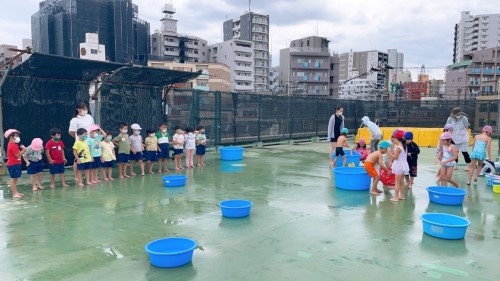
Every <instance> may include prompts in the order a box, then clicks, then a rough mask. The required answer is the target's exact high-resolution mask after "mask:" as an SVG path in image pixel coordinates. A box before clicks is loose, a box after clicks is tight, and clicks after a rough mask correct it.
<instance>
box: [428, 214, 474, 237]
mask: <svg viewBox="0 0 500 281" xmlns="http://www.w3.org/2000/svg"><path fill="white" fill-rule="evenodd" d="M420 218H421V219H422V224H423V227H424V233H426V234H428V235H430V236H434V237H437V238H443V239H449V240H456V239H463V238H464V237H465V233H466V232H467V227H468V226H469V225H470V222H469V220H467V219H464V218H462V217H459V216H455V215H450V214H440V213H427V214H423V215H421V216H420Z"/></svg>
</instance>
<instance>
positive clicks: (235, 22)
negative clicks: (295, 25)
mask: <svg viewBox="0 0 500 281" xmlns="http://www.w3.org/2000/svg"><path fill="white" fill-rule="evenodd" d="M223 34H224V41H228V40H231V39H240V40H245V41H252V42H253V43H254V62H255V63H254V68H255V70H254V85H255V90H256V91H267V90H269V69H270V63H271V61H270V56H269V15H262V14H257V13H254V12H249V13H246V14H244V15H241V16H240V17H239V18H236V19H232V20H227V21H225V22H224V25H223Z"/></svg>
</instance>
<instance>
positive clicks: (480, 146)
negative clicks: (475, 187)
mask: <svg viewBox="0 0 500 281" xmlns="http://www.w3.org/2000/svg"><path fill="white" fill-rule="evenodd" d="M491 132H493V129H492V128H491V126H484V127H483V130H482V131H481V134H480V135H476V136H475V137H474V144H473V146H472V147H473V148H472V154H471V156H470V158H471V159H472V161H471V168H470V170H469V177H468V179H467V185H470V181H471V179H472V175H473V174H474V169H476V164H477V171H476V176H475V177H474V181H475V182H477V178H478V177H479V173H481V167H482V166H483V161H484V160H486V159H487V160H490V159H491V158H490V157H491Z"/></svg>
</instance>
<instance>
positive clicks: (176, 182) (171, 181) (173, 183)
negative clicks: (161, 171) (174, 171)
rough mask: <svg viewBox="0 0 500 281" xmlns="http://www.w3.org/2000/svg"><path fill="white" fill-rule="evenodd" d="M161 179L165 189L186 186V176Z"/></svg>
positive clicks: (171, 176)
mask: <svg viewBox="0 0 500 281" xmlns="http://www.w3.org/2000/svg"><path fill="white" fill-rule="evenodd" d="M162 179H163V184H164V185H165V187H177V186H184V185H185V184H186V179H187V176H185V175H170V176H163V178H162Z"/></svg>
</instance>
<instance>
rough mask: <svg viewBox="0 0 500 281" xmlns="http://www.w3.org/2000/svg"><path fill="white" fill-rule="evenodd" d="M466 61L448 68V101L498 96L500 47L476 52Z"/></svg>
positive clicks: (466, 57) (446, 88)
mask: <svg viewBox="0 0 500 281" xmlns="http://www.w3.org/2000/svg"><path fill="white" fill-rule="evenodd" d="M464 58H465V60H464V61H461V62H458V63H454V64H452V65H450V66H448V69H447V72H446V86H445V96H444V97H445V98H446V99H471V98H476V97H478V96H496V95H497V94H498V92H499V80H500V47H495V48H489V49H484V50H479V51H475V52H473V53H471V54H469V55H465V56H464Z"/></svg>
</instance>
